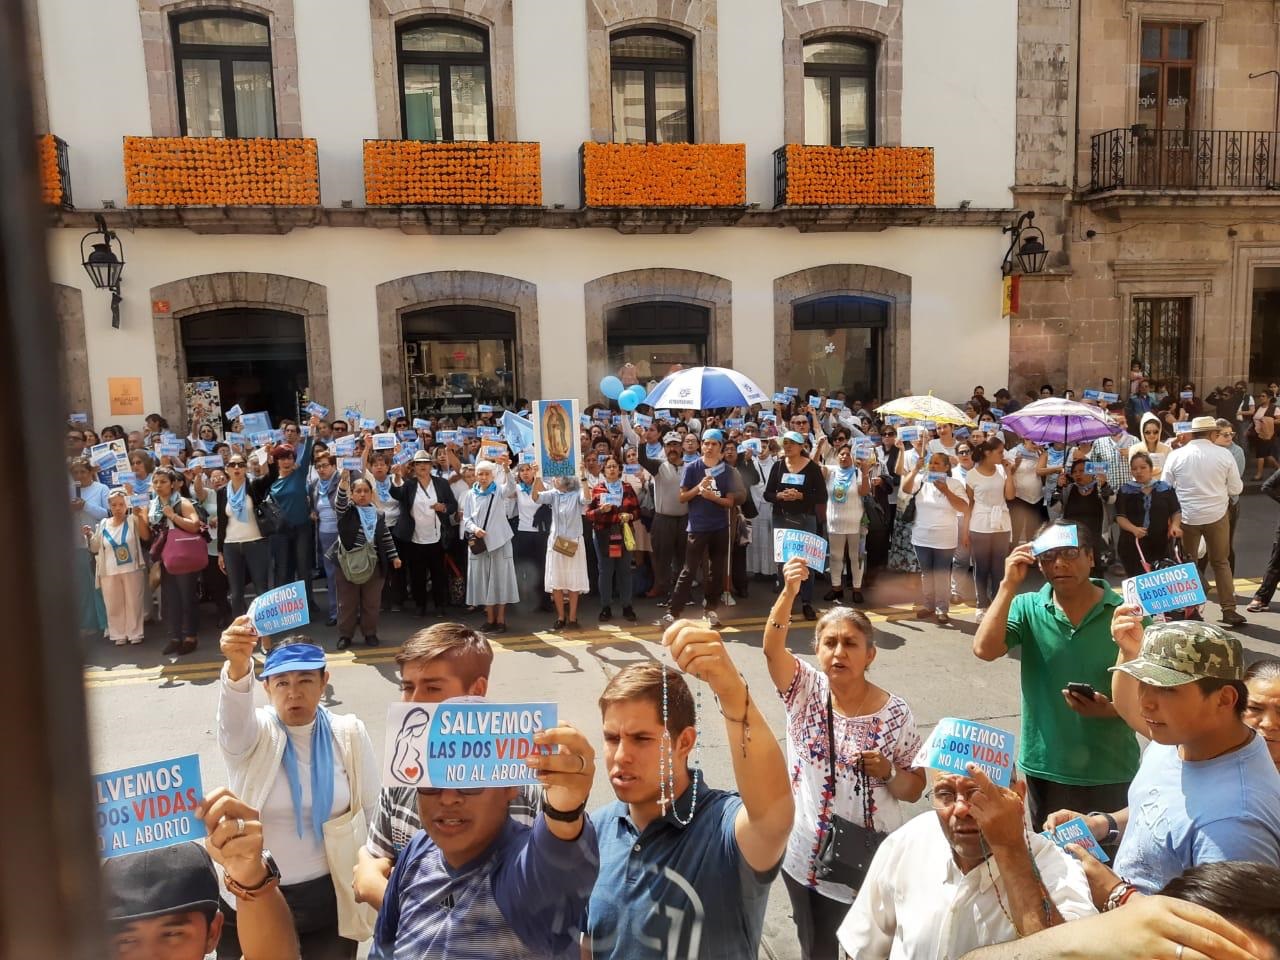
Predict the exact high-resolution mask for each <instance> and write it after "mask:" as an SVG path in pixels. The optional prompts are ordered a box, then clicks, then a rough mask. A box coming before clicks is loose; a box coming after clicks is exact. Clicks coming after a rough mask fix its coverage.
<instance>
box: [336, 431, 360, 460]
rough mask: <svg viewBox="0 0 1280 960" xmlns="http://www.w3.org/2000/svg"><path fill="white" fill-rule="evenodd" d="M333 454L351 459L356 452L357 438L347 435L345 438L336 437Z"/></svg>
mask: <svg viewBox="0 0 1280 960" xmlns="http://www.w3.org/2000/svg"><path fill="white" fill-rule="evenodd" d="M333 452H334V453H335V454H337V455H338V456H340V457H349V456H351V455H352V454H353V453H355V452H356V438H355V437H353V436H351V434H347V435H346V436H345V437H335V438H334V440H333Z"/></svg>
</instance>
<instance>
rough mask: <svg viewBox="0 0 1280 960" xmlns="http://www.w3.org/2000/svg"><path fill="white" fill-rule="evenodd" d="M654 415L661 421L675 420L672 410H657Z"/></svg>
mask: <svg viewBox="0 0 1280 960" xmlns="http://www.w3.org/2000/svg"><path fill="white" fill-rule="evenodd" d="M653 415H654V416H655V417H657V418H658V419H659V420H673V419H675V418H674V417H672V416H671V411H670V410H655V411H653Z"/></svg>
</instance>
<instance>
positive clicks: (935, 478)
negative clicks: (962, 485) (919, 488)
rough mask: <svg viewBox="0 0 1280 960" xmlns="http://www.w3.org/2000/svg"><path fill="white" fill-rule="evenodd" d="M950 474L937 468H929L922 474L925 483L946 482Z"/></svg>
mask: <svg viewBox="0 0 1280 960" xmlns="http://www.w3.org/2000/svg"><path fill="white" fill-rule="evenodd" d="M950 476H951V474H949V473H942V472H940V471H938V470H929V471H927V472H926V473H925V475H924V482H925V483H946V482H947V479H948V478H949V477H950Z"/></svg>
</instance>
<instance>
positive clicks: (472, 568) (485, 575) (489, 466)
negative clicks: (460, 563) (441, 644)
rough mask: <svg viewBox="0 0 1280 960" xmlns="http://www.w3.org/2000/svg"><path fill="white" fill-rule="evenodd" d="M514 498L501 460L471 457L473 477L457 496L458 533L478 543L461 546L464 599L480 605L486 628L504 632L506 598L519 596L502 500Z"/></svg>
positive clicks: (495, 631)
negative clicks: (473, 459) (477, 548)
mask: <svg viewBox="0 0 1280 960" xmlns="http://www.w3.org/2000/svg"><path fill="white" fill-rule="evenodd" d="M503 459H504V460H505V459H506V457H505V455H504V457H503ZM499 474H501V476H500V477H499V478H498V479H495V477H498V475H499ZM515 498H516V485H515V484H514V483H512V482H511V474H510V472H509V471H508V470H507V468H506V466H505V465H499V464H496V463H494V462H493V461H491V460H481V461H479V462H478V463H476V479H475V482H474V483H473V484H472V485H471V489H470V490H468V491H467V494H466V496H464V497H463V498H462V535H463V536H464V537H465V538H466V539H467V540H468V541H471V540H472V539H473V538H474V539H475V540H477V541H479V542H480V543H483V544H484V549H483V551H482V552H480V553H477V552H476V551H475V549H470V550H468V551H467V603H468V604H470V605H472V606H482V607H484V612H485V625H484V629H485V630H486V631H488V632H490V633H505V632H506V630H507V604H508V603H516V602H518V601H519V599H520V586H519V584H518V582H517V581H516V565H515V553H514V551H513V550H512V547H511V538H512V535H513V534H512V531H511V524H510V523H509V522H508V521H507V505H506V501H508V500H514V499H515Z"/></svg>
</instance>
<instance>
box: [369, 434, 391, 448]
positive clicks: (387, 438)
mask: <svg viewBox="0 0 1280 960" xmlns="http://www.w3.org/2000/svg"><path fill="white" fill-rule="evenodd" d="M395 448H396V435H395V434H394V433H375V434H374V435H373V449H375V450H394V449H395Z"/></svg>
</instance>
